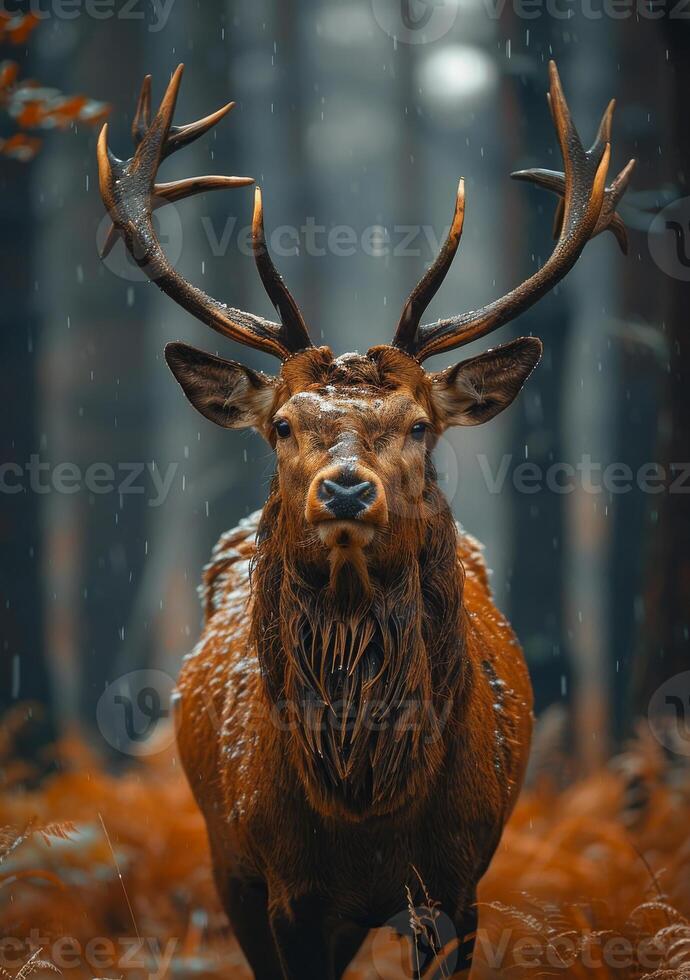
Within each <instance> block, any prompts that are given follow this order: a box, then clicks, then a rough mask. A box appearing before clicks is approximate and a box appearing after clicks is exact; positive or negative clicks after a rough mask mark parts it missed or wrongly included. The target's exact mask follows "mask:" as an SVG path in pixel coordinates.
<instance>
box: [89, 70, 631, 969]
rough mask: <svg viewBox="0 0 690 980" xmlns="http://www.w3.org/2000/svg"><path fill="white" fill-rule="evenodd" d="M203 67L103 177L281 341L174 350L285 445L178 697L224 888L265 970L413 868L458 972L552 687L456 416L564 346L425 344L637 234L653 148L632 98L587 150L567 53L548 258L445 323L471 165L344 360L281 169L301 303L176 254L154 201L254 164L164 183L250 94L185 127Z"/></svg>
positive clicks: (213, 323) (213, 412) (272, 281)
mask: <svg viewBox="0 0 690 980" xmlns="http://www.w3.org/2000/svg"><path fill="white" fill-rule="evenodd" d="M181 74H182V66H180V67H179V68H178V69H177V71H176V72H175V74H174V76H173V78H172V80H171V82H170V85H169V87H168V90H167V92H166V94H165V97H164V98H163V101H162V104H161V106H160V109H159V111H158V113H157V114H156V116H155V118H153V120H151V98H150V79H147V80H146V82H145V83H144V87H143V90H142V94H141V97H140V100H139V105H138V109H137V113H136V117H135V121H134V126H133V136H134V142H135V145H136V150H135V153H134V156H133V157H132V158H131V159H130V160H127V161H121V160H118V159H117V158H116V157H114V156H113V155H112V154H111V153H110V151H109V149H108V145H107V130H106V129H105V128H104V130H103V133H102V134H101V139H100V142H99V148H98V158H99V171H100V186H101V193H102V195H103V199H104V202H105V204H106V206H107V208H108V210H109V212H110V215H111V217H112V219H113V222H114V227H113V230H112V231H111V235H110V236H109V239H108V243H107V247H110V245H111V244H112V242H113V241H114V240H115V237H116V236H122V237H124V240H125V243H126V247H127V249H128V250H129V251H130V252H131V254H132V256H133V257H134V259H135V260H136V261H137V263H138V264H139V265H140V266H141V267H142V268H143V269H144V270H145V271H146V272H147V274H148V275H149V276H150V278H151V279H152V280H154V281H155V282H156V284H157V285H158V286H159V287H160V288H161V289H162V290H164V291H165V292H166V293H168V294H169V295H170V296H171V297H172V298H173V299H174V300H175V301H176V302H177V303H179V304H180V305H181V306H182V307H184V308H185V309H186V310H188V311H189V312H190V313H192V314H193V315H194V316H196V317H197V318H198V319H200V320H201V321H203V322H204V323H206V324H207V325H208V326H209V327H212V328H213V329H214V330H215V331H217V332H218V333H220V334H223V336H225V337H229V338H230V339H232V340H235V341H238V342H239V343H242V344H246V345H248V346H249V347H254V348H257V349H259V350H263V351H267V352H269V353H271V354H274V355H275V356H276V357H278V358H279V359H280V361H281V362H282V363H281V369H280V373H279V374H278V375H277V376H276V377H268V376H266V375H264V374H261V373H258V372H256V371H253V370H250V369H249V368H247V367H244V366H243V365H242V364H239V363H237V362H235V361H227V360H223V359H221V358H220V357H215V356H212V355H210V354H207V353H204V352H203V351H200V350H196V349H195V348H192V347H189V346H187V345H186V344H182V343H172V344H168V346H167V347H166V350H165V356H166V360H167V362H168V365H169V367H170V369H171V370H172V372H173V374H174V375H175V377H176V379H177V380H178V382H179V383H180V385H181V386H182V389H183V391H184V393H185V395H186V396H187V398H188V399H189V400H190V401H191V403H192V405H194V407H195V408H196V409H197V410H198V411H199V412H201V414H202V415H204V416H205V417H206V418H207V419H210V420H211V421H212V422H215V423H216V424H217V425H220V426H224V427H225V428H228V429H239V428H246V427H250V426H253V427H254V428H255V429H257V430H258V431H259V432H260V433H261V434H262V435H263V436H264V438H265V439H266V440H267V441H268V443H269V444H270V445H271V446H272V447H273V448H274V449H275V452H276V455H277V472H276V475H275V478H274V480H273V484H272V487H271V491H270V496H269V499H268V502H267V503H266V505H265V507H264V508H263V510H262V511H261V512H260V513H257V514H256V515H255V516H253V517H251V518H249V519H247V520H245V521H243V523H242V524H241V525H240V527H238V528H236V529H235V530H233V531H230V532H228V533H227V534H225V535H224V536H223V537H222V538H221V540H220V542H219V544H218V545H217V547H216V549H215V551H214V554H213V558H212V560H211V563H210V565H209V566H208V567H207V568H206V570H205V573H204V593H203V594H204V600H205V616H206V620H205V622H206V625H205V627H204V632H203V636H202V638H201V640H200V642H199V644H198V646H197V647H196V649H195V650H194V652H193V653H192V654H190V655H189V656H188V657H187V658H186V660H185V662H184V665H183V667H182V672H181V675H180V679H179V685H178V693H177V695H176V698H175V700H176V704H175V712H176V722H177V730H178V744H179V750H180V755H181V758H182V762H183V764H184V768H185V771H186V774H187V777H188V779H189V782H190V784H191V787H192V790H193V791H194V794H195V796H196V799H197V801H198V804H199V806H200V808H201V810H202V811H203V813H204V816H205V819H206V824H207V827H208V834H209V839H210V845H211V850H212V856H213V867H214V873H215V878H216V882H217V885H218V890H219V892H220V895H221V897H222V900H223V904H224V906H225V908H226V910H227V913H228V916H229V918H230V921H231V923H232V925H233V928H234V930H235V933H236V935H237V938H238V940H239V942H240V944H241V946H242V949H243V950H244V952H245V954H246V956H247V959H248V960H249V963H250V964H251V966H252V968H253V970H254V974H255V976H256V977H257V978H259V980H272V978H277V977H284V978H291V980H327V978H336V977H340V976H341V975H342V973H343V971H344V970H345V968H346V966H347V964H348V963H349V962H350V960H351V959H352V957H353V956H354V954H355V952H356V950H357V949H358V947H359V945H360V943H361V942H362V939H363V937H364V936H365V934H366V932H367V930H368V929H370V928H372V927H376V926H379V925H381V924H383V923H386V922H389V921H391V920H392V919H395V920H396V921H400V917H399V913H400V912H401V910H405V908H406V906H407V901H408V899H407V889H409V892H410V896H411V900H412V901H413V902H414V901H416V900H417V899H420V902H422V904H423V901H422V898H423V892H422V891H421V890H420V889H422V883H423V885H424V887H425V888H426V892H427V893H428V895H430V896H431V897H432V898H433V899H434V900H435V901H437V902H438V903H439V905H438V909H439V910H440V911H441V912H443V913H445V917H447V918H446V919H445V921H449V922H452V923H453V924H454V930H455V932H456V935H457V937H458V938H457V940H456V941H455V943H451V944H450V945H449V946H448V947H446V949H445V951H444V955H445V954H447V962H446V964H445V965H444V966H443V968H442V969H443V970H444V971H445V972H444V973H443V975H445V976H448V975H449V973H450V972H454V973H456V974H457V975H460V974H461V973H462V974H463V975H464V974H465V971H467V970H468V969H469V968H470V965H471V961H472V952H473V945H474V935H473V934H474V932H475V929H476V921H477V912H476V888H477V883H478V881H479V879H480V878H481V876H482V875H483V873H484V871H485V870H486V868H487V865H488V864H489V861H490V860H491V857H492V855H493V853H494V850H495V848H496V846H497V844H498V841H499V839H500V836H501V832H502V828H503V826H504V824H505V822H506V819H507V818H508V816H509V814H510V812H511V810H512V807H513V805H514V803H515V799H516V796H517V794H518V791H519V789H520V785H521V781H522V778H523V773H524V770H525V763H526V759H527V753H528V747H529V741H530V730H531V712H532V699H531V689H530V683H529V678H528V674H527V670H526V667H525V663H524V661H523V657H522V654H521V651H520V647H519V645H518V643H517V640H516V638H515V636H514V634H513V632H512V630H511V628H510V626H509V624H508V623H507V622H506V621H505V619H504V618H503V617H502V616H501V615H500V613H499V612H498V611H497V609H496V607H495V606H494V603H493V600H492V597H491V592H490V590H489V585H488V581H487V574H486V570H485V567H484V565H483V563H482V559H481V556H480V552H479V549H478V546H477V545H476V543H475V542H474V541H473V540H472V538H470V537H469V536H468V535H466V534H465V533H464V532H463V531H462V530H461V529H460V528H459V527H458V525H457V524H456V523H455V521H454V520H453V517H452V514H451V511H450V508H449V506H448V504H447V502H446V501H445V499H444V498H443V496H442V494H441V492H440V490H439V488H438V486H437V483H436V480H435V475H434V467H433V463H432V459H431V455H432V450H433V448H434V444H435V442H436V440H437V439H438V437H439V436H440V434H441V433H442V432H443V431H444V430H445V429H446V428H448V427H449V426H451V425H477V424H479V423H481V422H486V421H488V420H489V419H491V418H493V417H494V416H495V415H497V414H498V413H499V412H501V411H503V409H504V408H507V406H508V405H510V403H511V402H512V401H513V399H514V398H515V397H516V395H517V394H518V392H519V391H520V389H521V388H522V385H523V384H524V382H525V380H526V379H527V378H528V376H529V374H530V373H531V371H532V370H533V369H534V367H535V366H536V364H537V362H538V361H539V358H540V355H541V352H542V344H541V341H539V340H538V339H536V338H534V337H521V338H519V339H518V340H513V341H511V342H510V343H506V344H504V345H503V346H501V347H497V348H496V349H494V350H489V351H486V352H485V353H483V354H479V355H478V356H475V357H471V358H469V359H468V360H464V361H461V362H460V363H459V364H456V365H455V366H453V367H450V368H448V369H446V370H444V371H440V372H438V373H428V372H427V371H425V370H424V368H423V367H422V363H423V361H424V360H425V359H426V358H428V357H429V356H430V355H432V354H437V353H438V352H440V351H449V350H453V349H454V348H457V347H462V346H463V345H465V344H468V343H469V342H470V341H473V340H476V339H477V338H478V337H483V336H484V335H486V334H488V333H489V332H490V331H493V330H496V329H497V328H498V327H500V326H502V325H503V324H505V323H507V322H508V321H509V320H512V319H513V318H514V317H516V316H517V315H518V314H520V313H522V312H523V311H524V310H526V309H528V308H529V307H530V306H532V304H533V303H535V302H536V300H538V299H539V298H540V297H541V296H543V295H544V294H545V293H546V292H547V291H548V290H549V289H551V288H552V287H553V286H555V285H556V283H558V282H559V281H560V280H561V279H562V278H563V276H565V275H566V273H567V272H568V271H569V269H571V268H572V266H573V265H574V263H575V262H576V260H577V258H578V256H579V255H580V253H581V252H582V250H583V248H584V246H585V244H586V243H587V242H588V241H589V240H590V239H591V238H592V237H594V236H595V235H597V234H599V233H600V232H602V231H604V230H605V229H610V230H611V231H612V232H614V233H615V234H616V236H617V238H618V241H619V243H620V245H621V247H622V248H623V249H624V250H625V244H626V241H625V229H624V227H623V225H622V223H621V221H620V218H619V217H618V215H617V214H616V210H615V209H616V205H617V202H618V200H619V199H620V197H621V195H622V193H623V191H624V189H625V186H626V184H627V182H628V179H629V177H630V173H631V170H632V166H633V161H631V162H630V163H629V164H628V166H627V167H626V168H625V170H623V171H622V173H621V174H620V175H619V176H618V177H617V178H616V179H615V180H614V181H613V182H612V183H611V185H610V186H608V187H607V186H606V175H607V170H608V165H609V155H610V142H609V141H610V130H611V117H612V113H613V102H612V103H611V104H610V105H609V107H608V109H607V110H606V113H605V114H604V117H603V120H602V122H601V125H600V128H599V132H598V134H597V138H596V140H595V142H594V144H593V145H592V147H591V148H590V149H589V150H585V149H584V148H583V146H582V144H581V142H580V139H579V137H578V134H577V132H576V130H575V127H574V125H573V123H572V121H571V117H570V113H569V110H568V106H567V104H566V102H565V98H564V96H563V92H562V90H561V85H560V81H559V77H558V73H557V71H556V67H555V65H554V64H551V65H550V94H549V105H550V108H551V113H552V115H553V120H554V124H555V128H556V133H557V136H558V141H559V144H560V148H561V153H562V156H563V161H564V172H563V173H556V172H553V171H545V170H531V171H524V172H521V173H519V174H516V175H514V176H517V177H520V178H522V179H526V180H530V181H533V182H535V183H537V184H539V185H541V186H544V187H547V188H548V189H550V190H553V191H555V192H556V193H557V194H559V196H560V197H561V201H560V203H559V209H558V217H557V231H558V240H557V243H556V245H555V247H554V250H553V253H552V255H551V256H550V258H549V259H548V261H547V262H546V263H545V264H544V265H543V266H542V267H541V268H540V269H539V270H538V271H537V272H535V273H534V274H533V275H532V276H530V278H528V279H527V280H526V281H525V282H523V283H522V284H521V285H519V286H518V287H517V288H515V289H513V290H512V292H509V293H507V295H505V296H503V297H502V298H501V299H498V300H496V301H494V302H492V303H490V304H489V305H488V306H485V307H484V308H483V309H480V310H475V311H472V312H469V313H464V314H462V315H460V316H454V317H451V318H449V319H446V320H439V321H437V322H435V323H427V324H422V323H421V319H422V315H423V313H424V311H425V309H426V307H427V306H428V304H429V303H430V301H431V299H432V298H433V296H434V295H435V293H436V291H437V290H438V288H439V286H440V285H441V283H442V281H443V279H444V277H445V276H446V273H447V272H448V269H449V268H450V265H451V262H452V260H453V257H454V255H455V253H456V251H457V248H458V244H459V242H460V235H461V231H462V224H463V213H464V190H463V183H462V181H461V182H460V185H459V188H458V193H457V199H456V204H455V214H454V217H453V222H452V226H451V229H450V233H449V235H448V237H447V239H446V241H445V244H444V245H443V248H442V249H441V251H440V254H439V255H438V257H437V258H436V260H435V261H434V262H433V264H432V266H431V267H430V269H429V270H428V271H427V273H426V274H425V275H424V276H423V278H422V279H421V281H420V283H419V285H417V286H416V288H415V289H414V291H413V292H412V294H411V295H410V297H409V299H408V300H407V302H406V304H405V307H404V309H403V312H402V315H401V317H400V321H399V323H398V326H397V329H396V332H395V335H394V337H393V341H392V343H391V344H385V345H380V346H376V347H372V348H371V349H370V350H368V351H367V353H366V354H343V355H341V356H339V357H336V356H334V355H333V353H332V352H331V350H330V349H329V348H328V347H325V346H322V347H315V346H314V345H313V344H312V342H311V340H310V339H309V333H308V331H307V327H306V325H305V321H304V319H303V317H302V314H301V313H300V310H299V308H298V307H297V304H296V303H295V301H294V299H293V297H292V296H291V294H290V292H289V291H288V289H287V287H286V286H285V285H284V283H283V281H282V279H281V277H280V276H279V275H278V273H277V271H276V269H275V268H274V266H273V263H272V261H271V258H270V256H269V253H268V251H267V248H266V242H265V237H264V227H263V210H262V201H261V194H260V192H259V190H258V189H257V191H256V198H255V208H254V220H253V251H254V257H255V259H256V263H257V266H258V270H259V274H260V276H261V279H262V281H263V285H264V286H265V288H266V291H267V293H268V295H269V297H270V299H271V301H272V303H273V305H274V306H275V308H276V311H277V313H278V317H279V322H278V323H272V322H269V321H267V320H264V319H262V318H261V317H258V316H255V315H252V314H250V313H244V312H241V311H240V310H236V309H232V308H230V307H227V306H225V305H224V304H222V303H220V302H218V301H216V300H214V299H211V298H210V297H209V296H207V295H205V293H203V292H202V291H201V290H199V289H197V288H196V287H195V286H193V285H191V284H190V283H189V282H187V281H186V280H185V279H183V278H182V277H181V276H180V275H179V274H178V273H177V272H176V270H175V269H174V268H173V267H172V266H171V265H170V264H169V262H168V261H167V260H166V258H165V255H164V253H163V250H162V248H161V245H160V243H159V241H158V239H157V237H156V233H155V230H154V226H153V223H152V217H151V216H152V211H153V209H154V208H155V207H156V206H157V205H158V204H163V203H165V202H167V201H174V200H179V199H181V198H183V197H186V196H188V195H189V194H194V193H197V192H200V191H204V190H209V189H212V188H216V187H225V186H228V187H229V186H234V185H237V184H241V183H246V182H247V179H246V178H234V177H200V178H195V179H192V180H186V181H179V182H177V183H174V184H157V183H156V182H155V181H156V175H157V171H158V167H159V165H160V163H161V162H162V161H163V160H164V159H165V158H166V157H168V156H169V155H170V154H171V153H173V152H174V151H175V150H177V149H178V148H180V147H182V146H184V145H185V144H187V143H189V142H190V141H191V140H192V139H195V138H196V137H197V136H199V135H201V134H202V133H204V132H206V131H207V130H208V129H210V127H211V126H212V125H213V124H214V123H215V122H216V121H217V120H218V119H220V118H221V117H222V116H223V115H224V114H225V113H226V112H227V111H228V110H229V109H230V108H231V106H226V107H225V108H224V109H221V110H220V111H219V112H217V113H215V115H213V116H209V117H208V118H206V119H204V120H201V121H200V122H197V123H193V124H190V125H187V126H173V125H171V123H172V117H173V111H174V108H175V103H176V100H177V95H178V89H179V86H180V80H181ZM396 916H397V917H398V918H397V919H396ZM431 932H433V930H431ZM416 941H419V937H417V938H416ZM439 945H440V940H439V938H438V937H434V936H433V935H432V936H430V938H429V941H428V942H427V944H426V946H425V948H424V949H423V950H422V954H423V956H424V957H426V960H427V963H426V966H425V964H424V963H422V964H421V965H420V964H419V963H418V964H417V967H416V968H417V970H418V972H420V973H421V972H423V971H424V970H425V969H428V968H429V967H431V969H432V970H433V968H434V967H433V963H432V962H431V961H432V958H433V957H440V955H441V953H440V952H439V950H438V948H436V947H438V946H439ZM439 969H441V967H440V966H439ZM425 975H429V976H430V975H431V973H425Z"/></svg>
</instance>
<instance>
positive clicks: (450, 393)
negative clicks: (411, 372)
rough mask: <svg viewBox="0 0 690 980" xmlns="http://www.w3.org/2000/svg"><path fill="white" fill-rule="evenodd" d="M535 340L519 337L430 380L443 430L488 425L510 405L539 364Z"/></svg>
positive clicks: (434, 375)
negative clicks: (482, 423)
mask: <svg viewBox="0 0 690 980" xmlns="http://www.w3.org/2000/svg"><path fill="white" fill-rule="evenodd" d="M542 350H543V345H542V342H541V340H539V339H537V337H520V338H518V340H513V341H511V343H509V344H504V345H503V346H502V347H496V348H495V349H494V350H489V351H486V353H484V354H479V356H478V357H471V358H469V359H468V360H466V361H461V362H460V363H459V364H456V365H454V366H453V367H450V368H447V369H446V370H445V371H440V372H439V373H438V374H433V375H432V376H431V381H432V394H431V397H432V400H433V403H434V408H435V409H436V412H437V414H438V415H439V417H440V418H441V420H442V421H443V423H444V425H445V426H451V425H479V424H480V423H481V422H488V421H489V419H492V418H493V417H494V416H495V415H498V413H499V412H502V411H503V409H504V408H507V407H508V405H510V403H511V402H512V401H513V399H514V398H515V396H516V395H517V393H518V392H519V391H520V389H521V388H522V386H523V384H524V383H525V381H526V380H527V378H528V377H529V376H530V374H531V373H532V371H533V370H534V368H535V367H536V366H537V364H538V363H539V359H540V358H541V354H542Z"/></svg>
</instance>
